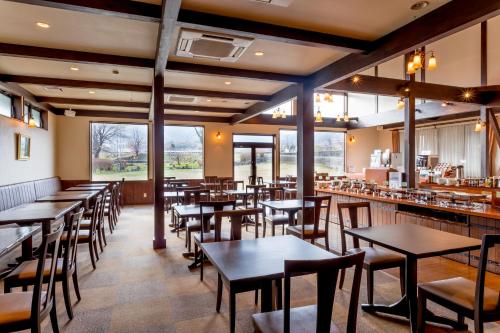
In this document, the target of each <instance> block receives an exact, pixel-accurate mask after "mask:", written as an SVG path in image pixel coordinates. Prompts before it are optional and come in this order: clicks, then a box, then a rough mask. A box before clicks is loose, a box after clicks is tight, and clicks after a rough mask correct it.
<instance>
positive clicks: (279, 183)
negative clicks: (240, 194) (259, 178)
mask: <svg viewBox="0 0 500 333" xmlns="http://www.w3.org/2000/svg"><path fill="white" fill-rule="evenodd" d="M264 183H266V184H269V185H270V186H279V187H283V186H294V185H297V182H292V181H289V180H269V181H265V182H264Z"/></svg>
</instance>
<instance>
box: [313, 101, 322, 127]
mask: <svg viewBox="0 0 500 333" xmlns="http://www.w3.org/2000/svg"><path fill="white" fill-rule="evenodd" d="M314 122H315V123H322V122H323V115H322V114H321V110H320V108H319V105H318V111H317V112H316V116H315V117H314Z"/></svg>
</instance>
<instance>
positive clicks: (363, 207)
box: [337, 201, 372, 253]
mask: <svg viewBox="0 0 500 333" xmlns="http://www.w3.org/2000/svg"><path fill="white" fill-rule="evenodd" d="M346 210H347V211H348V213H349V221H350V225H349V228H351V229H355V228H359V221H358V216H359V215H361V214H363V211H366V214H367V215H366V216H367V220H368V226H369V227H371V226H372V213H371V209H370V202H368V201H366V202H364V201H363V202H345V203H337V211H338V214H339V224H340V241H341V243H342V244H341V245H342V253H345V251H347V239H346V234H345V232H344V229H345V228H346V222H347V221H348V219H347V218H346V216H345V215H344V213H345V211H346ZM352 244H353V246H354V248H359V239H358V238H356V237H353V238H352ZM370 246H372V244H371V243H370Z"/></svg>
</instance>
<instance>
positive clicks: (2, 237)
mask: <svg viewBox="0 0 500 333" xmlns="http://www.w3.org/2000/svg"><path fill="white" fill-rule="evenodd" d="M41 230H42V227H41V226H39V225H34V226H27V227H12V228H1V229H0V258H1V257H3V256H4V255H6V254H7V253H9V252H11V251H12V250H14V249H15V248H17V247H18V246H20V245H21V244H23V243H26V242H30V241H31V238H32V237H33V235H35V234H37V233H39V232H40V231H41ZM23 252H24V251H23ZM28 252H29V251H28ZM23 256H24V253H23Z"/></svg>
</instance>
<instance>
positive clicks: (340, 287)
mask: <svg viewBox="0 0 500 333" xmlns="http://www.w3.org/2000/svg"><path fill="white" fill-rule="evenodd" d="M344 279H345V269H342V270H341V271H340V281H339V289H342V287H343V286H344Z"/></svg>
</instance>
